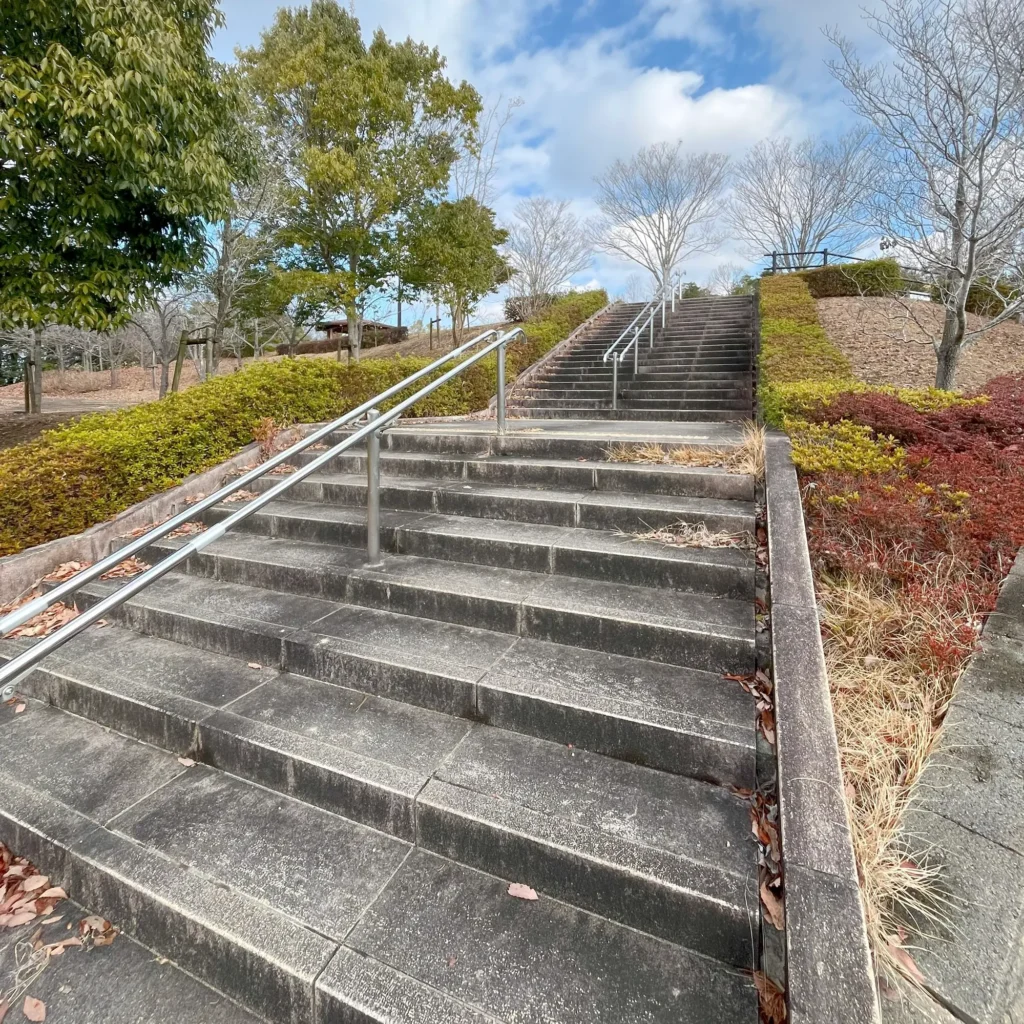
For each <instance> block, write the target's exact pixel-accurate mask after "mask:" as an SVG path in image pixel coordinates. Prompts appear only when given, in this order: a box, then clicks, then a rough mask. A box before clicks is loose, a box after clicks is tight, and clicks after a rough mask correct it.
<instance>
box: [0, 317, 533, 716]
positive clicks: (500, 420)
mask: <svg viewBox="0 0 1024 1024" xmlns="http://www.w3.org/2000/svg"><path fill="white" fill-rule="evenodd" d="M519 334H523V335H524V336H525V332H524V331H523V329H522V328H521V327H516V328H513V329H512V330H511V331H506V332H505V333H504V334H500V333H499V332H498V331H496V330H493V329H492V330H489V331H484V332H483V333H482V334H479V335H477V336H476V337H475V338H473V339H472V340H470V341H467V342H466V343H465V344H464V345H460V346H459V347H458V348H456V349H453V350H452V351H451V352H448V353H447V354H446V355H444V356H441V357H440V358H439V359H436V360H434V362H432V363H430V365H428V366H425V367H424V368H423V369H422V370H418V371H417V372H416V373H413V374H410V375H409V376H408V377H406V378H405V379H404V380H402V381H400V382H399V383H398V384H395V385H394V386H393V387H390V388H388V389H387V390H386V391H382V392H381V393H380V394H379V395H376V396H374V397H373V398H371V399H370V400H369V401H367V402H364V403H363V404H362V405H360V406H358V407H357V408H355V409H353V410H351V412H347V413H345V415H344V416H339V417H338V418H337V419H336V420H333V421H332V422H331V423H328V424H327V425H326V426H323V427H319V428H318V429H316V430H315V431H313V432H312V433H311V434H309V435H307V436H306V437H304V438H303V439H302V440H301V441H299V442H297V443H296V444H293V445H292V446H291V447H290V448H288V449H286V450H285V451H283V452H279V453H278V454H277V455H274V456H272V457H271V458H269V459H268V460H267V461H266V462H263V463H261V464H260V465H259V466H257V467H256V468H255V469H252V470H250V471H249V472H248V473H246V474H244V475H243V476H241V477H239V478H238V479H236V480H233V481H232V482H231V483H230V484H226V485H225V486H224V487H222V488H221V489H220V490H218V491H215V492H214V493H213V494H211V495H209V496H208V497H206V498H204V499H203V500H202V501H199V502H196V503H195V504H194V505H191V506H189V507H188V508H187V509H185V510H184V511H182V512H179V513H178V515H176V516H174V517H172V518H171V519H169V520H167V521H166V522H164V523H161V524H159V525H158V526H154V527H153V528H152V529H151V530H149V531H148V532H147V533H144V534H142V535H141V536H139V537H137V538H135V539H134V540H132V541H131V542H129V543H128V544H125V545H124V546H123V547H121V548H119V549H118V550H117V551H115V552H114V553H113V554H111V555H108V556H107V557H106V558H104V559H101V560H100V561H99V562H96V563H95V564H93V565H91V566H89V567H88V568H86V569H82V570H81V571H80V572H78V573H76V574H75V575H74V576H72V577H71V578H70V579H68V580H67V581H65V582H63V583H61V584H59V585H58V586H56V587H54V588H53V590H50V591H48V592H47V593H46V594H43V595H42V596H41V597H37V598H35V599H33V600H32V601H28V602H26V603H25V604H24V605H22V606H21V607H20V608H16V609H15V610H14V611H12V612H10V613H9V614H8V615H6V616H4V617H3V618H2V619H0V637H3V636H6V635H7V634H8V633H10V632H11V630H13V629H16V628H17V627H18V626H20V625H22V624H24V623H25V622H27V621H28V620H29V619H31V618H33V617H35V616H36V615H38V614H39V613H40V612H42V611H45V610H46V609H47V608H48V607H50V605H52V604H56V603H57V602H58V601H61V600H63V599H64V598H66V597H68V596H69V595H71V594H74V593H75V592H76V591H77V590H79V589H80V588H81V587H83V586H84V585H85V584H86V583H89V582H91V581H92V580H94V579H96V578H98V577H99V576H102V575H103V574H104V573H106V572H108V571H109V570H111V569H113V568H114V567H115V566H116V565H119V564H120V563H121V562H122V561H124V560H125V559H126V558H130V557H131V556H132V555H134V554H136V553H137V552H139V551H141V550H142V549H143V548H146V547H148V546H149V545H150V544H152V543H153V542H154V541H156V540H159V539H160V538H161V537H164V536H166V535H167V534H168V533H171V532H172V531H174V530H175V529H176V528H177V527H179V526H181V525H183V524H184V523H186V522H189V521H191V520H194V519H195V518H196V516H197V515H199V514H200V513H202V512H204V511H206V510H207V509H209V508H212V507H213V506H214V505H216V504H218V503H219V502H221V501H223V500H224V499H225V498H227V497H228V496H230V495H231V494H233V493H235V491H239V490H242V489H244V488H245V487H247V486H248V484H250V483H252V482H253V481H255V480H258V479H260V478H261V477H263V476H265V475H266V474H267V473H269V472H270V471H271V470H272V469H273V468H274V467H275V466H278V465H280V464H282V463H284V462H287V461H288V459H289V458H291V457H294V456H295V455H298V454H300V453H301V452H303V451H305V450H306V449H307V448H309V447H310V446H311V445H314V444H316V443H317V442H318V441H320V440H322V439H323V438H325V437H327V436H328V435H330V434H331V433H333V432H334V431H336V430H338V429H339V428H341V427H344V426H347V425H348V424H351V423H354V422H355V421H356V420H357V419H359V417H360V416H363V415H366V417H367V422H366V424H365V425H363V426H361V427H357V428H356V429H355V430H354V431H353V433H351V434H349V436H348V437H346V438H345V439H344V440H343V441H340V442H339V443H338V444H336V445H334V447H332V448H330V449H328V450H327V451H325V452H323V453H322V454H320V455H318V456H317V457H316V458H315V459H313V460H312V462H309V463H307V464H306V465H305V466H301V467H299V468H298V469H297V470H296V471H295V472H294V473H291V474H290V475H289V476H287V477H286V478H285V479H283V480H282V481H281V482H280V483H279V484H276V485H275V486H274V487H271V488H270V489H269V490H267V491H265V492H264V493H263V494H261V495H259V496H258V497H257V498H254V499H252V500H251V501H249V502H247V503H246V504H245V505H244V506H242V507H241V508H240V509H239V510H238V511H237V512H234V513H232V514H231V515H230V516H228V517H227V518H226V519H223V520H222V521H221V522H219V523H215V524H214V525H212V526H210V527H209V528H208V529H206V530H205V531H204V532H203V533H200V534H196V535H195V536H194V537H193V538H192V539H191V540H189V541H188V542H187V543H185V544H184V545H182V547H180V548H179V549H178V550H177V551H175V552H174V553H173V554H171V555H168V556H167V557H166V558H164V559H163V560H162V561H160V562H158V563H157V564H156V565H154V566H151V567H150V568H149V569H146V570H145V571H144V572H142V573H140V574H139V575H138V576H134V577H131V578H130V579H129V580H128V582H127V583H125V584H124V585H123V586H121V587H120V588H119V589H118V590H117V591H116V592H115V593H113V594H110V595H109V596H108V597H105V598H103V599H102V600H100V601H98V602H97V603H96V604H95V605H93V606H92V607H91V608H88V609H86V610H85V611H83V612H81V613H80V614H79V615H78V616H76V617H75V618H74V619H72V620H71V621H70V622H67V623H65V624H64V625H63V626H61V627H60V629H58V630H56V631H55V632H53V633H51V634H50V635H49V636H47V637H43V638H42V639H41V640H39V641H37V642H36V643H35V644H33V645H32V647H30V648H29V649H28V650H26V651H23V652H22V653H21V654H19V655H18V656H17V657H15V658H12V659H11V660H10V661H9V662H8V663H7V664H6V665H4V666H2V667H0V700H8V699H10V697H11V695H12V694H13V692H14V688H15V686H16V684H17V682H18V680H19V679H20V678H21V677H22V676H24V675H25V674H26V673H27V672H29V671H31V670H32V669H33V668H34V667H35V666H36V665H37V664H38V663H39V662H40V661H41V660H42V659H43V658H45V657H46V656H47V655H48V654H49V653H51V652H52V651H55V650H56V649H57V648H58V647H61V646H63V645H64V644H65V643H67V641H68V640H71V639H72V638H73V637H75V636H77V635H78V634H79V633H81V632H82V631H83V630H84V629H87V628H88V627H89V626H91V625H92V624H93V623H94V622H97V621H98V620H99V619H101V618H103V616H104V615H106V614H107V613H108V612H110V611H111V610H112V609H114V608H117V607H118V606H119V605H121V604H123V603H124V602H125V601H127V600H129V599H130V598H132V597H134V596H135V595H136V594H138V593H139V592H140V591H142V590H145V588H146V587H148V586H149V585H150V584H151V583H154V582H155V581H156V580H158V579H160V578H161V577H162V576H164V575H166V574H167V573H168V572H170V571H171V570H172V569H173V568H174V567H175V566H177V565H180V564H181V563H182V562H184V561H185V560H186V559H187V558H188V557H189V556H190V555H192V554H194V553H195V552H197V551H201V550H202V549H203V548H205V547H206V546H207V545H209V544H212V543H213V542H214V541H215V540H217V539H218V538H220V537H222V536H223V535H224V534H225V533H227V531H228V530H230V529H231V528H232V527H233V526H235V525H236V524H238V523H240V522H242V521H243V520H245V519H248V518H249V516H251V515H253V513H255V512H258V511H259V510H260V509H261V508H263V507H264V506H265V505H267V504H269V503H270V502H271V501H274V500H275V499H276V498H279V497H281V495H283V494H284V493H285V492H286V491H288V490H289V488H291V487H294V486H295V485H296V484H297V483H299V482H300V481H301V480H304V479H305V478H306V477H308V476H309V475H310V474H312V473H315V472H316V471H317V470H318V469H322V468H323V467H324V466H326V465H328V464H329V463H330V462H331V460H332V459H335V458H337V456H338V455H340V454H341V453H342V452H345V451H347V450H348V449H349V448H351V447H353V446H354V445H356V444H358V443H359V442H360V441H362V440H363V439H364V438H365V439H366V441H367V445H366V454H367V458H366V467H367V491H366V498H367V500H366V507H367V540H366V549H367V557H368V560H369V563H370V564H372V565H376V564H379V563H380V434H381V432H382V431H383V430H384V429H386V428H387V427H389V426H390V425H391V424H392V423H394V422H395V420H397V419H398V418H399V417H400V416H401V415H402V414H403V413H404V412H405V411H406V410H407V409H410V408H412V406H414V405H415V404H416V403H417V402H419V401H421V400H422V399H423V398H426V396H427V395H429V394H431V393H432V392H434V391H436V390H437V389H438V388H439V387H441V386H442V385H444V384H446V383H447V382H448V381H450V380H452V379H453V378H455V377H457V376H458V375H459V374H461V373H463V372H464V371H465V370H467V369H468V368H469V367H470V366H473V365H474V364H476V363H478V362H479V361H480V360H481V359H483V358H484V357H485V356H487V355H489V354H490V353H491V352H494V351H495V350H497V351H498V395H497V409H496V424H495V425H496V429H497V432H498V433H499V434H502V433H504V432H505V346H506V345H507V344H508V343H509V342H510V341H511V340H512V339H513V338H515V337H516V336H517V335H519ZM492 337H493V340H492V341H490V342H489V343H488V344H487V345H485V347H484V348H482V349H480V351H479V352H476V353H474V354H473V355H471V356H470V357H469V358H468V359H466V360H464V361H463V362H461V363H459V364H458V365H457V366H455V367H453V368H452V369H450V370H448V371H446V372H445V373H443V374H441V375H440V376H439V377H437V378H436V379H434V380H432V381H431V382H430V383H429V384H427V385H426V386H424V387H422V388H420V389H419V390H418V391H417V392H416V393H415V394H413V395H410V396H409V397H408V398H405V399H403V400H402V401H401V402H399V403H398V404H397V405H395V406H393V407H392V408H391V409H388V410H387V411H386V412H381V411H380V410H379V409H378V408H377V406H378V405H380V404H381V403H382V402H386V401H387V400H388V399H390V398H393V397H394V396H395V395H397V394H400V393H401V392H402V391H405V390H407V389H408V388H409V387H410V386H411V385H412V384H415V383H416V381H418V380H422V378H423V377H425V376H427V375H429V374H430V373H432V372H433V371H434V370H437V369H439V368H440V367H441V366H443V365H444V364H445V363H449V362H451V361H452V360H453V359H456V358H458V357H459V356H461V355H463V354H464V353H465V352H467V351H468V350H469V349H471V348H473V347H474V346H475V345H479V344H480V343H481V342H482V341H484V340H485V339H486V338H492Z"/></svg>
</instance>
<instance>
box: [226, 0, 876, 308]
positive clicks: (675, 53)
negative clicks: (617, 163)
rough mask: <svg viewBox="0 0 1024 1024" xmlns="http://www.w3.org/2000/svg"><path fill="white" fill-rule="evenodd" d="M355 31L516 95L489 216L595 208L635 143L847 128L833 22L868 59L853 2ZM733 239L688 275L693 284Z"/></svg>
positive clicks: (413, 15)
mask: <svg viewBox="0 0 1024 1024" xmlns="http://www.w3.org/2000/svg"><path fill="white" fill-rule="evenodd" d="M221 6H222V10H223V12H224V15H225V18H226V21H227V23H226V25H225V27H224V28H223V29H222V30H221V31H220V32H219V33H218V35H217V37H216V39H215V41H214V53H215V55H216V56H217V57H218V58H220V59H222V60H228V59H230V58H231V56H232V53H233V50H234V48H235V47H236V46H248V45H252V44H255V43H257V42H258V40H259V33H260V30H261V29H263V28H264V27H266V26H267V25H269V24H270V22H271V21H272V19H273V15H274V11H275V10H276V9H277V7H278V6H279V4H278V3H277V2H275V0H221ZM355 9H356V15H357V17H358V18H359V20H360V23H361V25H362V29H363V32H364V34H366V35H369V34H370V33H372V32H373V30H374V29H376V28H377V27H378V26H380V27H382V28H383V29H384V31H385V32H386V33H387V34H388V35H389V36H391V37H400V38H404V37H406V36H412V37H413V38H414V39H417V40H420V41H423V42H427V43H430V44H431V45H436V46H438V47H439V48H440V50H441V52H442V53H443V54H444V55H445V56H446V57H447V59H448V62H449V69H450V72H451V74H452V75H453V77H460V78H462V77H464V78H467V79H468V80H469V81H471V82H472V83H473V84H474V85H475V86H476V87H477V88H478V89H479V90H480V92H481V93H482V94H483V96H484V98H485V101H490V102H495V101H496V100H497V99H498V98H499V97H505V98H508V97H512V96H517V97H521V98H522V100H523V104H522V106H521V107H520V108H519V109H518V111H517V112H516V117H515V120H514V121H513V122H512V124H511V125H510V126H509V128H508V130H507V131H506V133H505V135H504V136H503V143H502V153H501V160H500V163H499V169H500V170H499V185H500V198H499V199H498V200H497V201H496V203H495V205H496V207H497V210H498V214H499V217H506V218H507V217H509V216H510V215H511V211H512V208H513V207H514V205H515V202H516V199H517V198H518V197H520V196H522V195H528V194H534V193H542V194H545V195H550V196H552V197H554V198H557V199H569V200H571V201H572V202H573V205H574V207H575V208H576V209H577V210H578V211H579V212H580V213H581V214H584V215H587V214H591V213H593V212H594V206H593V201H592V194H593V178H594V176H595V175H596V174H599V173H600V172H601V171H602V170H603V169H604V168H605V167H606V166H607V165H608V164H610V163H611V162H612V161H613V160H614V159H616V158H617V157H628V156H629V155H630V154H631V153H632V152H634V151H635V150H636V149H637V148H639V147H640V146H642V145H647V144H650V143H654V142H661V141H672V142H674V141H676V140H680V139H681V140H682V142H683V146H684V147H685V148H686V149H690V150H693V151H701V150H713V151H717V152H723V153H727V154H729V155H731V156H736V157H738V156H741V155H742V154H743V153H744V152H745V151H746V150H747V149H748V148H749V147H750V146H751V145H752V144H754V143H755V142H757V141H758V140H759V139H762V138H765V137H766V136H770V135H775V134H789V135H792V136H794V137H796V136H802V135H805V134H809V133H824V134H832V133H835V132H837V131H841V130H842V129H843V128H844V127H847V126H848V125H849V124H850V123H851V115H850V113H849V111H848V110H847V109H846V107H845V105H844V104H843V102H842V96H841V95H840V92H839V90H838V89H837V87H836V86H835V84H834V83H833V81H832V79H831V77H830V75H829V74H828V71H827V68H826V67H825V60H826V59H827V58H828V57H829V56H830V55H831V53H832V47H831V44H829V43H828V41H827V40H826V39H825V38H824V36H823V35H822V28H823V27H824V26H826V25H832V26H838V27H839V28H840V29H841V30H842V31H843V32H844V33H846V34H847V35H849V36H850V37H852V38H853V39H854V40H855V41H856V42H858V44H860V45H861V46H863V47H864V49H865V51H866V52H867V53H868V54H870V52H871V50H870V47H871V42H872V36H871V35H870V33H869V32H868V30H867V28H866V26H865V24H864V21H863V18H862V15H861V11H860V4H859V3H858V2H857V0H632V2H626V0H577V2H564V0H372V2H371V0H355ZM741 248H742V247H739V246H738V245H737V244H736V243H726V244H725V245H724V246H723V248H722V249H721V251H719V252H717V253H714V254H709V255H708V256H706V257H701V258H700V259H699V260H698V261H696V262H695V263H694V264H693V265H692V266H690V267H687V268H686V269H687V276H688V277H689V278H691V279H695V280H698V281H701V280H703V278H704V277H706V275H707V273H708V272H709V270H710V269H711V268H712V267H714V266H715V265H717V264H718V263H721V262H726V261H731V262H736V263H746V262H747V261H746V258H745V254H744V253H743V252H742V251H741ZM635 270H636V268H635V267H630V266H628V265H625V264H621V263H618V262H616V261H612V260H610V259H608V258H605V257H598V258H597V259H596V260H595V264H594V267H593V272H592V273H585V274H583V275H579V277H578V278H577V283H585V282H586V281H589V280H594V281H597V282H599V283H600V284H602V285H605V286H607V287H608V288H609V289H610V290H611V291H613V292H614V291H615V290H616V289H617V288H619V287H621V286H622V283H623V282H624V280H625V279H626V277H627V276H628V275H629V274H630V272H632V271H635Z"/></svg>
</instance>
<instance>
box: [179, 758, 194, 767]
mask: <svg viewBox="0 0 1024 1024" xmlns="http://www.w3.org/2000/svg"><path fill="white" fill-rule="evenodd" d="M178 764H181V765H184V766H185V767H186V768H193V767H194V766H195V761H193V760H192V758H191V757H179V758H178Z"/></svg>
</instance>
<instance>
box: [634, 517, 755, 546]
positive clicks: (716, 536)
mask: <svg viewBox="0 0 1024 1024" xmlns="http://www.w3.org/2000/svg"><path fill="white" fill-rule="evenodd" d="M619 536H628V537H632V538H633V540H654V541H657V542H658V543H660V544H668V545H670V546H671V547H676V548H742V549H743V550H745V551H753V550H755V549H756V548H757V541H756V539H755V538H754V536H753V534H750V533H721V532H715V531H713V530H709V529H708V528H707V527H706V526H705V525H704V524H703V523H693V524H691V523H675V524H674V525H672V526H666V527H663V528H662V529H660V530H648V531H647V532H646V533H632V534H619Z"/></svg>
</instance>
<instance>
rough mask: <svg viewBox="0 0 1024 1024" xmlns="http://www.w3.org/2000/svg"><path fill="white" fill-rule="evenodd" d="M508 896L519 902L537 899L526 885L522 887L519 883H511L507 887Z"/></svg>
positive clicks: (535, 894)
mask: <svg viewBox="0 0 1024 1024" xmlns="http://www.w3.org/2000/svg"><path fill="white" fill-rule="evenodd" d="M508 894H509V896H515V898H516V899H519V900H535V899H539V897H538V896H537V893H536V892H535V891H534V890H533V889H531V888H530V887H529V886H528V885H523V884H522V883H521V882H513V883H512V884H511V885H510V886H509V887H508Z"/></svg>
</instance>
